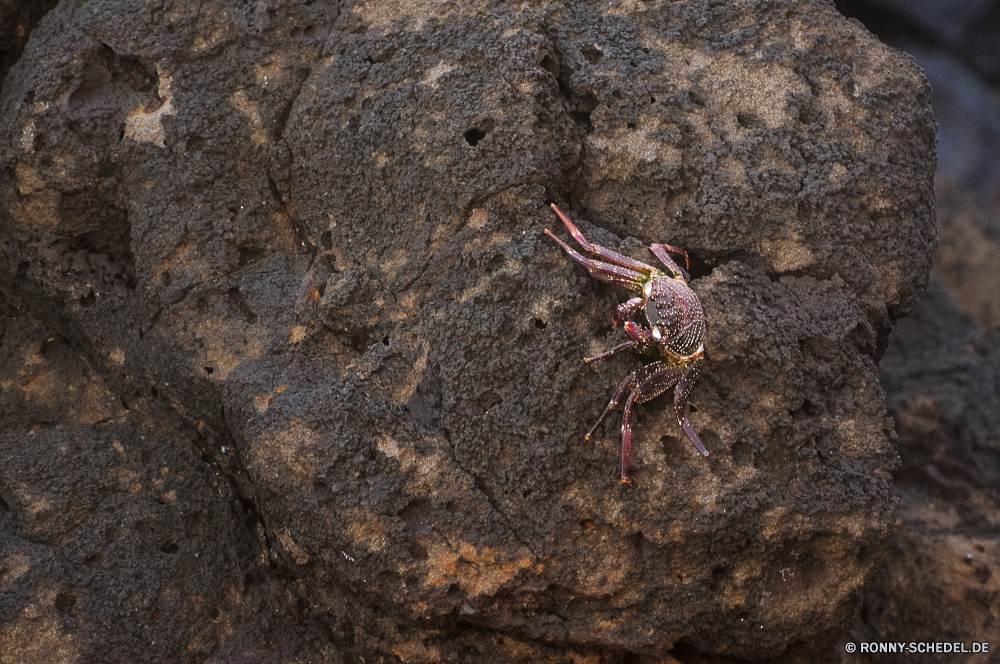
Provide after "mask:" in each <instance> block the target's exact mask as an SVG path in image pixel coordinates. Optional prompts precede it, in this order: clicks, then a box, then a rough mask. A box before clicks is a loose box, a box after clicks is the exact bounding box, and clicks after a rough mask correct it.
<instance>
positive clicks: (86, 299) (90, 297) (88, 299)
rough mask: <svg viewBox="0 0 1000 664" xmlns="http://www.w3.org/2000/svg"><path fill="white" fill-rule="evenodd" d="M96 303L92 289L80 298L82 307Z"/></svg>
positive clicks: (86, 307) (88, 306) (85, 307)
mask: <svg viewBox="0 0 1000 664" xmlns="http://www.w3.org/2000/svg"><path fill="white" fill-rule="evenodd" d="M96 303H97V297H96V296H95V295H94V293H93V291H91V292H90V293H87V294H86V295H84V296H83V297H81V298H80V306H81V307H83V308H84V309H89V308H90V307H92V306H94V305H95V304H96Z"/></svg>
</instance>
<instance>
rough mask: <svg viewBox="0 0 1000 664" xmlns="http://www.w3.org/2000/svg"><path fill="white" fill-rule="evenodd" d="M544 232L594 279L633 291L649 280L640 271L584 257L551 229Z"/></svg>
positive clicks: (638, 289)
mask: <svg viewBox="0 0 1000 664" xmlns="http://www.w3.org/2000/svg"><path fill="white" fill-rule="evenodd" d="M545 234H546V235H548V236H549V237H550V238H552V239H553V240H555V241H556V242H558V243H559V246H560V247H562V248H563V251H565V252H566V253H567V254H569V255H570V258H572V259H573V260H575V261H576V262H577V263H579V264H580V265H582V266H584V267H585V268H587V272H589V273H590V276H592V277H594V278H595V279H599V280H601V281H610V282H611V283H613V284H618V285H619V286H624V287H625V288H628V289H629V290H633V291H641V290H642V286H643V284H645V283H646V282H647V281H649V278H648V277H647V276H646V275H644V274H643V273H641V272H636V271H635V270H630V269H628V268H625V267H621V266H619V265H612V264H611V263H605V262H604V261H595V260H593V259H591V258H586V257H584V256H583V255H581V254H580V253H579V252H577V251H575V250H574V249H573V248H572V247H570V246H569V245H568V244H566V243H565V242H563V241H562V240H560V239H559V238H557V237H556V236H555V235H553V234H552V231H550V230H549V229H547V228H546V229H545Z"/></svg>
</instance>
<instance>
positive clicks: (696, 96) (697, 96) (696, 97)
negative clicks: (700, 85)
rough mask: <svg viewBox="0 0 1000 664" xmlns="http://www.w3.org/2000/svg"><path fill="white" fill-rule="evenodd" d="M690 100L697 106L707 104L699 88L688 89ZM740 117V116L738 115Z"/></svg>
mask: <svg viewBox="0 0 1000 664" xmlns="http://www.w3.org/2000/svg"><path fill="white" fill-rule="evenodd" d="M687 98H688V101H690V102H691V103H692V104H694V105H695V106H701V107H703V108H704V106H705V98H704V97H703V96H702V94H701V92H699V91H698V90H688V94H687ZM737 117H739V116H737Z"/></svg>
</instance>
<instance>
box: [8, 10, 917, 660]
mask: <svg viewBox="0 0 1000 664" xmlns="http://www.w3.org/2000/svg"><path fill="white" fill-rule="evenodd" d="M927 98H928V91H927V89H926V86H925V85H924V82H923V79H922V78H921V76H920V75H919V73H918V72H917V70H916V69H915V67H913V65H912V64H911V62H910V61H909V60H907V59H906V58H905V57H904V56H901V55H899V54H898V53H896V52H894V51H892V50H890V49H888V48H886V47H884V46H883V45H881V44H880V43H879V42H877V41H876V40H875V39H874V38H873V37H872V36H871V35H869V34H868V33H867V32H866V31H865V30H864V29H863V28H861V27H860V26H858V25H857V24H855V23H851V22H848V21H846V20H845V19H843V18H842V17H841V16H840V15H839V14H837V13H836V11H835V10H834V9H833V8H832V5H830V4H828V3H825V2H820V1H815V2H778V1H776V2H739V3H723V4H717V3H710V2H707V1H702V2H699V1H691V2H671V3H668V2H663V3H660V2H650V3H641V4H640V3H633V2H618V3H610V4H609V3H606V2H601V3H565V4H560V3H551V2H538V3H525V4H524V5H520V6H516V7H511V6H508V5H506V4H502V3H490V2H466V3H446V2H435V1H426V2H417V3H403V2H382V3H374V2H373V3H358V4H344V5H342V6H339V7H338V6H335V5H327V4H320V3H311V4H300V3H283V2H279V1H275V2H271V3H257V4H254V5H241V6H239V7H234V6H233V5H232V4H231V3H224V2H211V1H209V2H203V3H198V4H197V5H195V4H191V5H188V4H182V3H178V4H173V5H157V6H156V7H147V6H145V5H144V4H143V3H139V2H127V1H126V2H103V1H101V0H92V1H89V2H88V1H86V0H84V1H81V2H76V3H68V2H64V3H61V4H59V5H58V6H57V7H56V8H55V9H54V10H53V11H52V12H51V13H50V14H48V15H47V16H46V17H45V19H44V20H43V21H42V22H41V23H40V24H39V25H38V27H37V28H36V29H35V31H34V33H33V34H32V36H31V39H30V40H29V42H28V44H27V47H26V49H25V51H24V53H23V54H22V56H21V58H20V60H19V61H18V63H17V64H16V65H15V66H14V67H13V68H12V69H11V70H10V71H9V73H8V75H7V78H6V79H5V80H4V82H3V88H2V98H0V214H2V215H3V219H2V221H3V227H2V234H3V235H2V247H0V248H2V255H0V260H2V268H0V275H2V276H0V279H2V282H0V283H2V295H3V306H4V308H5V311H6V314H7V315H6V316H5V322H4V329H3V334H2V344H3V346H2V352H3V354H4V358H5V361H4V366H3V373H4V376H3V381H2V382H0V388H2V393H0V394H2V399H3V401H2V403H3V413H4V423H5V430H6V431H5V433H4V434H3V436H2V437H0V454H2V466H0V468H2V473H0V499H2V502H0V527H2V528H3V532H4V536H3V540H2V541H3V544H2V546H3V547H4V548H3V551H2V553H0V555H2V556H3V558H2V560H3V563H2V569H3V570H4V572H3V574H2V576H0V584H2V588H3V591H4V592H3V594H2V595H0V652H4V653H7V652H14V653H15V659H16V660H17V661H25V662H31V661H39V662H48V661H74V660H76V661H103V662H109V661H110V662H113V661H135V658H136V657H137V655H136V653H137V652H141V653H142V659H143V660H144V661H165V662H166V661H169V662H175V661H184V658H187V659H188V660H189V661H213V662H229V661H261V662H266V661H317V660H318V661H340V660H346V661H361V658H364V659H365V661H378V658H383V659H385V660H387V661H388V660H389V659H393V658H397V659H399V660H402V661H406V662H433V661H441V660H444V661H478V662H489V661H496V662H516V661H525V662H527V661H532V662H537V661H552V662H569V661H595V662H596V661H621V660H622V658H624V657H625V656H626V654H627V653H636V654H638V655H639V656H641V657H643V658H644V660H645V661H664V658H668V661H669V658H670V657H674V658H679V659H681V660H682V661H685V660H703V659H705V658H708V659H712V658H717V657H724V656H728V657H732V658H736V659H750V658H770V659H773V660H781V659H783V660H787V661H791V660H794V659H797V658H802V657H820V656H822V654H823V653H826V652H828V651H827V650H825V649H826V648H827V647H828V646H830V644H832V643H833V641H834V640H835V639H836V638H837V637H838V636H839V635H840V634H841V632H842V631H843V629H845V628H846V626H847V625H849V624H850V621H851V620H852V619H853V617H854V612H855V610H856V608H857V605H858V602H859V598H860V593H861V591H862V586H863V584H864V582H865V580H866V579H867V578H868V576H869V575H870V572H871V569H872V566H873V564H874V563H875V561H876V559H877V557H878V555H879V553H880V552H881V550H882V548H883V547H884V545H885V542H886V539H887V537H888V535H889V531H890V527H891V524H892V522H893V518H894V510H895V499H894V498H893V496H892V493H891V490H890V480H889V478H890V476H889V471H891V470H892V469H893V468H894V467H895V465H896V463H897V457H896V452H895V448H894V442H895V436H894V433H893V430H892V425H891V422H890V421H889V420H888V419H887V417H886V412H885V404H884V397H883V393H882V390H881V388H880V386H879V382H878V376H877V366H876V363H877V361H878V358H879V355H880V353H881V351H882V349H884V347H885V344H886V342H887V339H888V334H889V331H890V328H891V324H892V322H893V320H894V319H895V318H897V317H899V316H903V315H905V314H906V313H907V312H908V311H909V309H910V308H911V307H912V306H913V303H914V302H915V298H916V296H917V294H918V293H919V292H920V290H921V289H922V288H923V286H924V285H925V284H926V279H927V272H928V269H929V265H930V258H931V255H932V253H933V249H934V244H935V241H936V240H935V231H934V218H933V187H932V184H933V183H932V173H933V167H934V155H933V150H934V133H933V132H934V129H933V121H932V118H931V116H930V113H929V110H928V107H927ZM550 201H556V202H558V203H559V204H560V205H561V206H562V207H563V209H564V210H566V211H567V212H568V213H569V214H570V215H571V216H573V217H574V218H576V219H577V220H578V221H579V222H580V225H581V228H582V230H583V231H584V232H585V233H586V234H587V235H588V237H589V238H590V239H592V240H594V241H597V242H599V243H602V244H606V245H608V246H611V247H614V248H617V249H619V250H623V251H625V252H627V253H630V254H632V255H635V256H637V257H640V258H641V259H643V260H650V261H651V260H652V256H651V255H649V253H648V252H647V251H646V250H645V249H643V245H646V244H649V243H650V242H653V241H658V242H669V243H671V244H674V245H679V246H683V247H685V248H687V249H688V251H689V252H690V253H691V254H692V256H693V258H694V261H693V263H692V266H691V272H692V276H693V277H694V278H693V280H692V287H693V288H694V290H695V292H696V293H698V295H699V296H700V297H701V300H702V303H703V305H704V308H705V313H706V318H707V321H708V329H709V334H708V339H707V341H706V349H707V357H708V360H707V363H706V367H705V371H704V372H703V374H702V377H701V378H700V381H699V383H698V384H697V386H696V387H695V389H694V391H693V394H692V397H691V404H692V415H691V419H692V422H693V424H694V426H695V427H696V428H697V429H698V431H699V432H700V433H701V436H702V440H703V441H704V442H705V443H706V445H707V446H708V447H709V448H710V449H711V450H712V451H713V455H712V456H711V457H709V458H708V459H703V458H700V457H698V456H697V455H696V454H695V453H694V450H693V449H692V448H691V447H690V444H689V443H688V442H687V441H686V439H685V438H684V436H683V434H681V433H680V431H679V429H678V427H677V424H676V421H675V420H674V419H673V415H672V413H671V409H670V408H669V407H668V403H669V400H668V398H662V399H659V400H655V401H652V402H650V403H649V404H646V405H644V406H641V407H640V408H639V409H638V416H637V424H636V430H635V439H634V448H633V449H634V455H633V456H634V459H633V466H634V468H633V473H632V477H633V481H634V483H635V486H634V488H632V489H629V488H627V487H624V486H622V485H620V484H619V483H618V481H617V474H618V468H617V461H616V460H617V446H618V440H617V438H618V435H617V427H616V426H613V425H608V426H607V427H606V428H605V429H602V430H600V431H599V435H597V436H596V437H595V439H592V440H591V441H589V442H585V441H584V440H583V435H584V433H585V432H586V431H587V429H589V427H590V425H591V423H592V422H593V420H594V419H595V418H596V416H597V415H598V414H599V413H600V410H601V408H603V406H604V405H605V404H606V401H607V399H608V396H609V394H610V391H611V389H612V388H613V386H614V385H615V384H616V383H617V382H618V381H619V380H620V379H621V378H622V377H623V376H624V375H626V374H627V373H628V372H629V371H632V370H634V368H635V367H636V366H637V361H636V360H635V359H634V358H630V357H628V356H620V357H619V356H615V357H613V358H610V359H607V360H603V361H601V362H599V363H594V364H592V365H584V364H583V363H582V362H581V361H580V358H581V357H583V356H584V355H588V354H593V353H594V352H595V351H598V350H600V349H603V348H605V347H607V346H610V345H611V344H613V343H615V342H616V341H617V340H620V338H621V334H620V332H619V331H616V330H613V329H612V327H611V325H610V322H609V317H610V311H611V308H612V307H613V306H614V305H615V304H616V303H618V302H620V301H622V300H623V299H624V298H625V297H626V295H627V294H626V293H625V292H623V291H621V290H619V289H616V288H614V287H611V286H608V285H605V284H599V283H597V282H595V281H593V280H592V279H590V278H589V277H588V276H587V275H586V273H585V272H584V271H583V270H582V268H580V267H579V266H578V265H576V264H574V263H572V261H570V260H569V259H568V258H567V257H566V256H565V255H564V254H563V253H562V252H561V251H560V250H559V249H558V248H557V247H556V246H555V245H554V243H552V242H551V241H550V240H549V239H548V238H546V237H545V236H544V235H543V234H542V229H543V228H544V227H547V226H548V227H552V228H555V227H554V226H553V224H554V223H555V219H554V217H553V216H552V214H551V212H550V211H549V210H548V209H547V207H546V204H547V203H548V202H550ZM558 232H560V233H562V232H563V231H562V230H561V229H558ZM43 636H44V637H45V638H43ZM4 656H5V655H0V657H4ZM8 657H9V656H8Z"/></svg>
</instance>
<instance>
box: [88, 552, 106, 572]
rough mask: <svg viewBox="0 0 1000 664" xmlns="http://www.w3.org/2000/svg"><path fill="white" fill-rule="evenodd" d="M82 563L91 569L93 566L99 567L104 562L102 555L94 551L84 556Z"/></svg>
mask: <svg viewBox="0 0 1000 664" xmlns="http://www.w3.org/2000/svg"><path fill="white" fill-rule="evenodd" d="M83 564H84V565H85V566H87V567H90V568H91V569H93V568H95V567H100V566H101V565H103V564H104V556H102V555H101V554H100V553H97V552H96V551H95V552H94V553H91V554H89V555H88V556H87V557H86V558H84V559H83Z"/></svg>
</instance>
